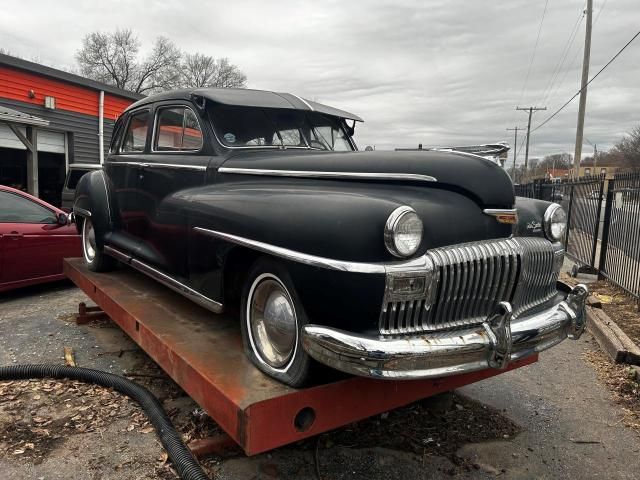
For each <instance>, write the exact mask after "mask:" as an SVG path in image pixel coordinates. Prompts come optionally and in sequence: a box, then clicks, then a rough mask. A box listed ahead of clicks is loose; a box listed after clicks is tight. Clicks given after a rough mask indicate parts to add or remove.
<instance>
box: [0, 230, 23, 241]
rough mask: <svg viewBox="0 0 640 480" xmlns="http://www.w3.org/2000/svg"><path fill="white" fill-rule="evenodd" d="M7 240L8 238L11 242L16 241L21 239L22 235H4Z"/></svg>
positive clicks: (18, 233) (12, 233)
mask: <svg viewBox="0 0 640 480" xmlns="http://www.w3.org/2000/svg"><path fill="white" fill-rule="evenodd" d="M4 236H5V237H7V238H10V239H11V240H18V239H19V238H22V237H23V236H24V235H22V234H21V233H20V232H15V231H14V232H11V233H7V234H6V235H4Z"/></svg>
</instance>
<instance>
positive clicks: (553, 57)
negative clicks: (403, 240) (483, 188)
mask: <svg viewBox="0 0 640 480" xmlns="http://www.w3.org/2000/svg"><path fill="white" fill-rule="evenodd" d="M544 6H545V1H544V0H508V1H471V0H459V1H433V0H426V1H425V0H422V1H394V2H385V1H373V0H371V1H366V2H365V1H353V0H352V1H344V0H342V1H320V0H316V1H314V2H302V1H299V2H289V1H278V2H266V1H259V0H256V1H241V0H236V1H232V2H230V1H224V2H218V1H212V0H165V1H162V0H155V1H153V2H151V1H147V2H144V1H140V0H136V1H114V0H111V1H108V2H93V1H90V2H87V1H84V2H70V1H62V0H57V1H55V2H51V1H36V0H30V1H28V2H26V1H23V2H11V8H3V9H2V15H1V16H0V47H4V48H5V49H8V50H10V51H11V52H12V53H15V54H18V55H20V56H22V57H24V58H27V59H34V58H37V59H38V60H39V61H41V62H42V63H46V64H48V65H51V66H57V67H62V68H72V67H74V62H75V61H74V52H75V51H76V50H77V49H78V47H79V45H80V42H81V39H82V37H83V36H84V35H86V34H87V33H89V32H92V31H95V30H102V31H106V30H113V29H115V28H117V27H126V28H131V29H133V30H135V31H136V32H137V34H138V36H139V38H140V40H141V42H142V43H143V46H150V44H151V42H152V41H153V39H154V38H155V37H156V36H157V35H165V36H167V37H169V38H171V39H172V40H173V41H174V42H175V43H176V44H178V45H179V46H180V47H181V48H182V49H184V50H186V51H191V52H192V51H200V52H203V53H206V54H209V55H213V56H216V57H221V56H226V57H229V58H230V59H231V61H232V62H233V63H235V64H237V65H238V66H239V67H240V68H241V69H242V70H243V71H244V72H245V73H246V74H247V76H248V81H249V86H250V87H251V88H258V89H267V90H276V91H286V92H291V93H295V94H297V95H299V96H303V97H306V98H309V99H312V100H317V101H320V102H323V103H327V104H329V105H332V106H336V107H338V108H342V109H345V110H349V111H352V112H354V113H358V114H360V115H361V116H362V117H363V118H364V119H365V123H364V124H363V125H358V127H357V128H356V140H357V142H358V144H359V145H360V147H361V148H364V147H365V146H366V145H375V146H376V147H377V148H378V149H389V148H394V147H411V146H417V144H418V143H423V144H424V145H425V146H426V145H450V144H465V143H477V142H493V141H500V140H506V141H508V142H509V143H510V144H512V143H513V136H512V135H513V132H506V130H505V129H506V128H507V127H513V126H515V125H518V126H522V127H525V126H526V120H527V118H526V117H527V116H526V114H525V113H524V112H516V111H515V110H514V109H515V106H516V104H519V105H522V106H529V105H538V106H541V105H542V106H547V107H548V109H549V110H548V111H547V112H539V113H537V114H535V115H534V119H533V122H532V124H533V126H536V125H538V124H539V123H540V122H541V121H543V120H544V119H545V118H546V117H547V116H548V115H549V114H551V113H552V112H553V111H555V110H556V109H557V108H559V107H560V106H561V105H562V104H563V103H564V102H565V101H566V100H568V99H569V98H570V97H571V96H572V95H573V94H574V93H575V92H576V91H577V90H578V89H579V79H580V69H581V64H582V46H583V43H584V25H585V22H584V21H582V22H580V24H579V30H578V31H577V35H576V38H575V41H574V42H573V45H572V48H571V50H570V51H569V53H568V55H567V58H566V60H565V62H564V64H563V66H562V69H561V70H560V75H558V76H557V79H556V82H555V84H554V86H553V88H552V89H551V94H550V95H548V98H546V100H545V95H544V92H545V90H547V89H548V86H549V84H550V81H551V79H552V77H553V73H554V69H555V67H556V65H557V64H558V61H559V60H560V58H561V54H562V51H563V48H564V47H565V45H566V44H567V41H568V39H569V37H570V34H571V32H572V29H573V27H574V26H575V25H576V23H577V21H578V20H579V18H580V14H581V12H582V10H583V8H584V6H585V0H549V2H548V8H547V12H546V16H545V19H544V23H543V24H542V30H541V33H540V39H539V43H538V48H537V51H536V54H535V59H534V61H533V64H532V66H531V70H530V75H529V78H528V81H527V82H526V88H524V87H525V78H526V75H527V70H528V69H529V64H530V61H531V58H532V55H533V51H534V44H535V41H536V36H537V34H538V28H539V26H540V20H541V17H542V13H543V10H544ZM603 6H604V8H603ZM600 9H602V13H601V14H600ZM596 19H597V20H596ZM594 20H595V22H594V29H593V41H592V57H591V72H590V76H592V75H593V74H594V73H596V72H597V71H598V70H599V69H600V68H601V67H602V66H603V65H604V64H605V63H606V62H607V61H608V60H609V59H610V58H611V57H612V56H613V55H614V54H615V53H616V52H617V51H618V50H619V49H620V48H621V47H622V46H623V45H624V44H625V43H626V42H627V41H628V40H629V39H630V38H631V37H632V36H633V35H634V34H635V33H636V32H637V31H638V29H640V3H639V2H638V0H595V1H594ZM562 79H564V81H563V82H561V81H560V80H562ZM577 105H578V101H577V99H576V100H574V102H573V103H572V104H571V105H570V106H569V107H567V108H566V109H565V110H564V111H563V112H562V113H560V114H559V115H558V116H557V117H556V118H554V119H553V120H552V121H551V122H549V123H548V124H547V125H545V126H544V127H543V128H541V129H540V130H538V131H536V132H535V133H534V134H532V136H531V154H530V155H531V156H532V157H541V156H544V155H547V154H550V153H558V152H563V151H566V152H570V153H573V149H574V148H573V143H574V141H575V127H576V117H577V109H578V107H577ZM638 123H640V39H638V40H636V43H634V44H632V45H631V46H630V47H629V48H628V49H627V50H625V52H623V53H622V55H621V56H620V57H619V58H618V59H617V60H616V62H614V63H613V64H612V65H611V66H610V67H609V68H608V69H607V70H605V72H604V73H603V74H602V75H601V76H600V77H599V78H598V79H596V80H595V81H594V82H593V83H592V85H591V86H590V87H589V95H588V99H587V117H586V123H585V137H586V138H587V139H588V140H589V141H591V142H592V143H596V144H597V145H598V148H599V149H606V148H608V147H610V146H611V144H612V143H613V142H615V141H616V140H617V139H619V138H620V136H622V135H623V134H624V133H625V132H628V131H629V130H630V129H631V128H632V127H633V126H634V125H636V124H638ZM584 152H585V153H587V154H590V153H591V152H592V147H590V146H589V144H588V143H586V142H585V146H584ZM520 155H521V157H522V158H524V149H523V150H522V152H521V154H520ZM510 158H512V157H511V155H510ZM519 159H520V157H519Z"/></svg>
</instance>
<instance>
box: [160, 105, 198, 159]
mask: <svg viewBox="0 0 640 480" xmlns="http://www.w3.org/2000/svg"><path fill="white" fill-rule="evenodd" d="M155 135H156V138H155V139H154V150H156V151H162V152H181V151H193V150H200V148H202V130H201V129H200V124H199V123H198V118H197V117H196V114H195V113H194V112H193V111H192V110H191V109H190V108H186V107H171V108H163V109H160V110H159V111H158V114H157V120H156V133H155Z"/></svg>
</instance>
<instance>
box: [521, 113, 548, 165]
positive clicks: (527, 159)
mask: <svg viewBox="0 0 640 480" xmlns="http://www.w3.org/2000/svg"><path fill="white" fill-rule="evenodd" d="M546 109H547V107H516V110H523V111H525V112H527V111H528V112H529V123H527V148H526V150H525V152H524V174H525V175H526V174H527V166H528V165H529V137H530V134H531V114H532V113H533V112H537V111H538V110H546Z"/></svg>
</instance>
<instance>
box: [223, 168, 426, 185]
mask: <svg viewBox="0 0 640 480" xmlns="http://www.w3.org/2000/svg"><path fill="white" fill-rule="evenodd" d="M218 172H220V173H233V174H238V175H263V176H269V177H298V178H337V179H348V180H389V181H405V182H437V181H438V179H436V178H435V177H432V176H430V175H421V174H418V173H384V172H323V171H304V170H271V169H263V168H236V167H220V168H218Z"/></svg>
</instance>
